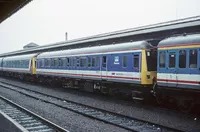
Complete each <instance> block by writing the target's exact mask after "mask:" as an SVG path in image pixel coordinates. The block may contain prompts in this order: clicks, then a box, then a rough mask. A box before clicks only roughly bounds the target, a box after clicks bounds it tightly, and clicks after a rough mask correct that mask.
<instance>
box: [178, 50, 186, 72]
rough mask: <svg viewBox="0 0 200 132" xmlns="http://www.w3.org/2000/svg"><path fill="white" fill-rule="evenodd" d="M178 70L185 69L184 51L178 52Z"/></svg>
mask: <svg viewBox="0 0 200 132" xmlns="http://www.w3.org/2000/svg"><path fill="white" fill-rule="evenodd" d="M179 68H186V51H185V50H180V51H179Z"/></svg>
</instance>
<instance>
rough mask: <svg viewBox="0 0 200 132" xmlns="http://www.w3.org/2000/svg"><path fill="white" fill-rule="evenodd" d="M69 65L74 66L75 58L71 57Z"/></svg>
mask: <svg viewBox="0 0 200 132" xmlns="http://www.w3.org/2000/svg"><path fill="white" fill-rule="evenodd" d="M69 66H70V67H72V66H73V58H70V61H69Z"/></svg>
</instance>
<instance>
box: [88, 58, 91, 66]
mask: <svg viewBox="0 0 200 132" xmlns="http://www.w3.org/2000/svg"><path fill="white" fill-rule="evenodd" d="M90 66H91V58H90V57H88V67H90Z"/></svg>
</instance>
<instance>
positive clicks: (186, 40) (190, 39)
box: [158, 34, 200, 47]
mask: <svg viewBox="0 0 200 132" xmlns="http://www.w3.org/2000/svg"><path fill="white" fill-rule="evenodd" d="M185 44H200V34H191V35H187V34H186V35H182V36H174V37H170V38H167V39H164V40H162V41H160V43H159V44H158V47H165V46H174V45H185Z"/></svg>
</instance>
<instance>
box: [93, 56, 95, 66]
mask: <svg viewBox="0 0 200 132" xmlns="http://www.w3.org/2000/svg"><path fill="white" fill-rule="evenodd" d="M94 66H95V57H92V67H94Z"/></svg>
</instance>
